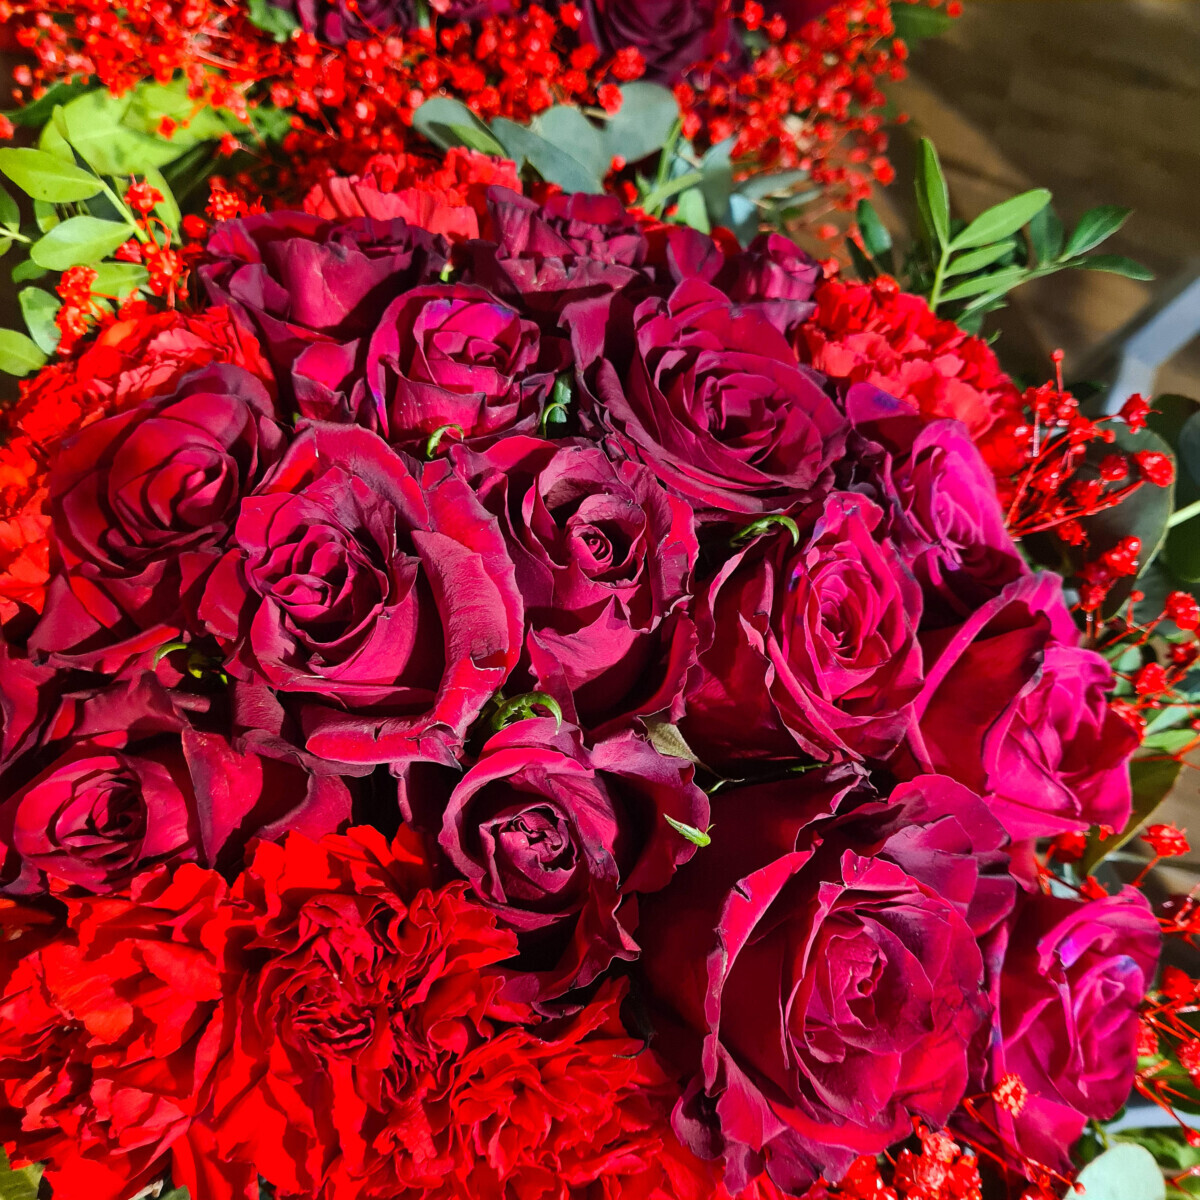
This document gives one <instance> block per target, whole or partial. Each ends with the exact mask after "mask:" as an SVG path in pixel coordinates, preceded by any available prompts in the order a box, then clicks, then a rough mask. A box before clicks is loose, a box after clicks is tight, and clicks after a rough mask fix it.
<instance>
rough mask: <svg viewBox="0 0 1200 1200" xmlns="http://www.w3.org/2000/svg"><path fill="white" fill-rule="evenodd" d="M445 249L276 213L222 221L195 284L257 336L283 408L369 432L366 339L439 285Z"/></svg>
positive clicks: (380, 225) (394, 229) (409, 232)
mask: <svg viewBox="0 0 1200 1200" xmlns="http://www.w3.org/2000/svg"><path fill="white" fill-rule="evenodd" d="M447 249H448V247H447V244H446V242H445V241H444V239H442V238H439V237H434V236H432V235H431V234H429V233H427V232H426V231H425V230H423V229H420V228H418V227H417V226H416V225H410V224H408V223H407V222H406V221H401V220H394V221H375V220H371V219H370V218H363V219H361V220H354V221H326V220H322V219H321V218H320V217H314V216H309V215H307V214H305V213H295V212H280V213H267V214H263V215H261V216H252V217H246V218H244V219H243V220H239V221H226V222H224V223H222V224H221V225H219V226H218V227H217V229H216V230H215V232H214V233H213V235H212V237H211V238H210V239H209V241H208V246H207V252H208V258H209V260H210V261H209V262H208V263H207V264H206V265H205V266H204V267H202V268H201V270H200V276H201V279H202V281H203V284H204V288H205V291H206V293H207V294H208V297H209V300H210V302H214V303H226V304H229V305H230V307H231V308H233V309H234V311H235V312H236V313H237V314H238V315H239V317H240V318H241V319H242V320H243V321H244V322H246V323H247V324H248V325H249V326H250V328H252V329H253V330H254V331H255V332H256V334H257V335H258V338H259V340H260V341H261V342H262V345H263V349H264V351H265V352H266V354H267V357H268V358H269V359H270V360H271V363H272V365H273V366H274V368H275V372H276V376H277V378H278V379H279V382H280V386H281V388H282V389H283V391H284V393H285V395H284V397H283V398H284V399H285V400H287V401H288V402H289V403H291V402H295V404H296V405H297V406H298V407H299V410H300V411H301V412H302V413H303V414H304V415H305V416H310V417H316V418H325V417H332V418H335V419H340V420H353V421H359V422H361V423H363V424H367V425H370V424H371V422H372V420H373V419H374V418H373V412H372V405H371V404H370V403H369V399H368V397H367V395H366V388H365V386H364V383H363V380H362V369H361V358H362V354H363V353H364V352H365V349H366V338H368V337H369V336H370V334H371V333H372V332H373V331H374V330H375V328H376V327H377V326H378V324H379V319H380V317H381V316H382V315H383V311H384V309H386V308H387V306H388V305H389V304H390V303H391V302H392V301H393V300H394V299H395V298H396V297H397V296H399V295H401V294H402V293H403V292H406V291H408V290H409V289H410V288H412V287H414V286H416V285H417V284H420V283H425V282H429V281H431V280H433V279H436V278H437V276H438V273H439V272H440V271H441V269H442V267H443V266H444V265H445V263H446V253H447Z"/></svg>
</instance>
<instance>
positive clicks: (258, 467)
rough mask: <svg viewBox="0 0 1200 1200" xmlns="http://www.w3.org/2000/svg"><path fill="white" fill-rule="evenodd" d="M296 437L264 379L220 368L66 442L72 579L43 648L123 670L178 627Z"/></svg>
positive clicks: (57, 592)
mask: <svg viewBox="0 0 1200 1200" xmlns="http://www.w3.org/2000/svg"><path fill="white" fill-rule="evenodd" d="M284 440H285V434H284V431H283V427H282V426H281V425H280V423H279V422H278V421H277V420H276V417H275V406H274V403H273V402H272V400H271V397H270V395H269V394H268V392H267V390H266V388H265V387H264V386H263V385H262V384H261V383H260V382H259V380H258V379H256V378H255V377H254V376H252V375H250V374H249V373H248V372H247V371H244V370H242V369H240V368H237V367H226V366H210V367H207V368H204V369H202V370H199V371H195V372H193V373H192V374H190V375H187V376H185V377H184V378H183V379H182V380H180V381H179V382H178V383H177V385H176V387H175V388H174V389H173V390H172V391H171V392H169V393H166V394H164V395H161V396H159V397H157V398H155V399H153V400H149V401H147V402H145V403H144V404H141V405H139V406H138V407H136V408H131V409H128V410H127V411H125V412H122V413H118V414H116V415H114V416H111V417H108V418H106V419H104V420H101V421H96V422H94V423H92V424H90V425H88V426H86V427H85V428H84V429H82V430H80V431H79V432H78V433H77V434H75V435H74V436H73V437H71V438H69V439H68V440H67V441H66V442H64V443H63V445H62V447H61V449H60V450H59V452H58V454H57V455H56V456H55V458H54V461H53V464H52V468H51V472H50V498H51V505H50V507H51V514H52V516H53V519H54V540H55V545H56V546H57V549H58V552H59V557H60V558H61V560H62V567H63V575H62V577H61V578H60V579H59V580H58V581H56V584H55V587H54V589H53V592H52V595H53V596H54V602H53V603H52V604H51V605H50V606H49V608H48V610H47V612H46V614H45V616H44V618H43V620H42V622H41V623H40V624H39V626H38V629H37V632H36V634H35V636H34V639H33V645H34V647H35V649H37V650H39V651H41V652H43V653H46V652H49V653H58V654H61V655H65V656H67V657H68V659H70V660H74V661H78V662H80V663H84V664H87V665H97V666H99V667H100V668H101V669H108V670H111V669H113V667H114V666H115V665H118V664H119V662H120V659H121V657H122V649H121V647H120V646H119V645H114V643H120V642H122V641H128V644H129V646H130V647H131V648H137V647H141V648H145V647H146V646H148V645H155V644H158V643H161V642H163V641H167V640H169V638H170V637H171V635H172V634H176V633H178V631H179V629H180V622H181V620H186V619H187V614H188V612H189V610H191V609H193V608H194V605H195V603H196V602H197V600H198V599H199V593H200V592H201V591H202V590H203V587H204V579H205V577H206V575H207V573H208V571H209V569H210V568H211V567H212V565H213V564H214V563H215V562H216V561H217V559H218V557H219V556H220V554H221V552H222V550H223V547H224V543H225V540H226V538H227V537H228V534H229V531H230V527H231V525H232V523H233V519H234V517H235V516H236V514H237V508H238V503H239V501H240V500H241V498H242V496H243V495H245V494H246V493H247V492H249V491H251V490H253V488H254V487H255V486H256V485H257V484H258V483H259V482H260V481H261V480H262V479H263V477H264V476H265V475H266V474H267V472H268V470H269V469H270V468H271V467H272V466H274V464H275V463H276V461H278V459H279V457H280V455H281V453H282V451H283V447H284ZM68 593H69V594H68Z"/></svg>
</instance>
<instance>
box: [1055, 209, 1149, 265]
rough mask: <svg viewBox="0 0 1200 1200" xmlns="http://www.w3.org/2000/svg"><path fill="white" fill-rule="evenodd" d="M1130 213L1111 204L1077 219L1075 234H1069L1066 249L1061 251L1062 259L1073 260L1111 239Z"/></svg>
mask: <svg viewBox="0 0 1200 1200" xmlns="http://www.w3.org/2000/svg"><path fill="white" fill-rule="evenodd" d="M1132 211H1133V209H1131V208H1118V207H1116V206H1115V205H1111V204H1105V205H1101V206H1100V207H1099V208H1092V209H1089V210H1088V211H1087V212H1085V213H1084V214H1083V216H1082V217H1080V218H1079V224H1078V225H1076V226H1075V232H1074V233H1072V234H1071V237H1070V240H1069V241H1068V242H1067V248H1066V250H1064V251H1063V255H1064V257H1066V258H1073V257H1074V256H1075V255H1077V254H1086V253H1087V251H1089V250H1092V249H1094V248H1095V247H1096V246H1098V245H1100V243H1101V242H1103V241H1104V240H1105V239H1106V238H1110V237H1112V235H1113V234H1114V233H1116V232H1117V230H1118V229H1120V228H1121V226H1122V225H1124V224H1125V222H1126V221H1127V220H1128V219H1129V214H1130V213H1131V212H1132Z"/></svg>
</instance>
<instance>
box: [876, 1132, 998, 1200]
mask: <svg viewBox="0 0 1200 1200" xmlns="http://www.w3.org/2000/svg"><path fill="white" fill-rule="evenodd" d="M916 1134H917V1137H918V1138H919V1139H920V1143H921V1148H920V1150H919V1151H913V1150H909V1149H904V1150H901V1151H900V1153H899V1154H898V1155H897V1156H896V1174H895V1185H896V1190H897V1192H898V1193H899V1194H900V1196H901V1197H902V1200H980V1197H981V1195H982V1187H983V1181H982V1180H981V1179H980V1176H979V1160H978V1158H976V1156H975V1155H974V1154H973V1153H971V1151H970V1150H964V1149H963V1147H962V1146H960V1145H959V1144H958V1142H956V1141H955V1140H954V1139H953V1138H952V1137H950V1135H949V1134H947V1133H945V1132H937V1131H934V1130H931V1129H927V1128H926V1127H925V1126H924V1125H923V1124H920V1123H919V1122H918V1123H917V1126H916Z"/></svg>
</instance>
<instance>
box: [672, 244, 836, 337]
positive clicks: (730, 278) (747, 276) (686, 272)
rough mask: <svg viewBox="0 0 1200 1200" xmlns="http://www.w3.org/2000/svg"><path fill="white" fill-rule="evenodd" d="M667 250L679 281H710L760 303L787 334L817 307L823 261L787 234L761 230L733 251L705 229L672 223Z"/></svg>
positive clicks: (736, 297)
mask: <svg viewBox="0 0 1200 1200" xmlns="http://www.w3.org/2000/svg"><path fill="white" fill-rule="evenodd" d="M665 250H666V261H667V267H668V269H669V271H670V274H671V277H672V278H673V279H674V280H675V282H676V283H682V282H683V280H685V279H702V280H704V281H705V282H706V283H711V284H712V285H713V286H714V287H715V288H717V290H718V291H721V292H724V293H725V295H727V296H728V297H729V298H730V299H731V300H733V301H734V303H735V304H737V305H740V306H742V307H751V308H754V309H757V310H758V311H759V312H761V313H762V314H763V315H764V316H765V317H766V318H767V319H768V320H769V321H770V322H771V324H772V325H774V326H775V328H776V329H778V330H779V332H780V333H782V334H784V335H785V336H786V337H790V336H791V335H792V333H794V332H795V330H796V329H797V328H798V326H799V325H800V324H801V323H802V322H803V321H805V320H807V319H808V318H809V317H810V316H812V314H813V313H814V312H815V311H816V305H815V304H814V303H812V297H813V294H814V292H815V291H816V288H817V284H818V283H820V281H821V278H822V273H821V264H820V263H819V262H817V260H816V259H815V258H813V257H812V256H811V255H809V254H807V253H806V252H805V251H803V250H801V249H800V247H799V246H797V245H796V243H795V242H793V241H792V239H791V238H789V237H784V236H783V234H780V233H761V234H759V235H758V237H756V238H755V239H754V241H753V242H751V243H750V245H749V247H747V248H746V249H745V250H741V249H739V250H737V251H735V252H734V253H732V254H729V253H726V252H725V250H724V249H723V248H722V247H721V246H720V245H719V244H718V243H717V242H716V241H715V240H714V239H713V238H711V237H708V236H707V235H706V234H703V233H700V232H699V231H698V230H695V229H689V228H688V227H687V226H686V225H673V226H669V227H668V229H667V232H666V247H665Z"/></svg>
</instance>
